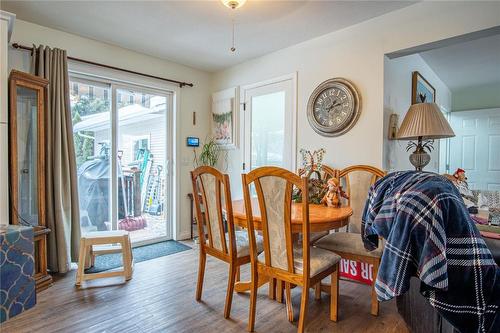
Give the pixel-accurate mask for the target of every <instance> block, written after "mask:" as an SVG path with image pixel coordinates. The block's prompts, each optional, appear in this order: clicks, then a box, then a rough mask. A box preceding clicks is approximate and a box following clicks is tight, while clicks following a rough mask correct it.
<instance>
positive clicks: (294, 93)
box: [239, 72, 298, 172]
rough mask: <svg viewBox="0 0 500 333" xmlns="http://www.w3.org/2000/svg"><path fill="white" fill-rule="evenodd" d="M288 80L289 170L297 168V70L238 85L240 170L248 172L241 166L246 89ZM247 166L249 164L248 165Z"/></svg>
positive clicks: (244, 149) (244, 138) (243, 145)
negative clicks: (289, 111) (290, 95)
mask: <svg viewBox="0 0 500 333" xmlns="http://www.w3.org/2000/svg"><path fill="white" fill-rule="evenodd" d="M288 80H290V81H291V83H292V130H291V134H292V138H291V141H292V152H291V153H292V155H291V162H292V165H291V168H292V170H291V171H293V172H294V171H295V170H296V169H297V116H298V115H297V72H293V73H290V74H285V75H281V76H278V77H274V78H271V79H267V80H264V81H259V82H255V83H252V84H247V85H244V86H241V87H240V110H239V118H240V124H239V125H240V128H241V129H242V130H241V131H240V145H241V160H242V170H243V172H248V169H247V168H243V163H245V162H246V161H245V157H246V156H245V155H246V153H247V152H246V137H245V136H246V135H245V134H246V133H245V129H246V127H245V103H246V101H245V96H246V92H247V90H251V89H255V88H260V87H264V86H267V85H271V84H275V83H280V82H284V81H288ZM248 167H249V166H248Z"/></svg>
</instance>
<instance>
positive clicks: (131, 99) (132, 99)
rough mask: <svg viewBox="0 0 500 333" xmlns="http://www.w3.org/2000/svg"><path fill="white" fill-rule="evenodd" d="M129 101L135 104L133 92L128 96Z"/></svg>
mask: <svg viewBox="0 0 500 333" xmlns="http://www.w3.org/2000/svg"><path fill="white" fill-rule="evenodd" d="M128 102H129V103H130V104H134V95H133V94H131V95H130V96H129V97H128Z"/></svg>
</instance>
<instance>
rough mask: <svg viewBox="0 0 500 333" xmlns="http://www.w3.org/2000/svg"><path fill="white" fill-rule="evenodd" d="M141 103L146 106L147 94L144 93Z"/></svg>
mask: <svg viewBox="0 0 500 333" xmlns="http://www.w3.org/2000/svg"><path fill="white" fill-rule="evenodd" d="M141 104H142V106H146V94H142V98H141Z"/></svg>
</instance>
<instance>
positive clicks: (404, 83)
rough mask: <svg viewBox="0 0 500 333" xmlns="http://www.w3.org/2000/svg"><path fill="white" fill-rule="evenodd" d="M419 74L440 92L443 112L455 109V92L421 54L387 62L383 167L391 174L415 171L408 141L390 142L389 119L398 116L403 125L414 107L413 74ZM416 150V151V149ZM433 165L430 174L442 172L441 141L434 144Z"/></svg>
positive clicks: (430, 167)
mask: <svg viewBox="0 0 500 333" xmlns="http://www.w3.org/2000/svg"><path fill="white" fill-rule="evenodd" d="M413 71H418V72H419V73H420V74H421V75H422V76H423V77H424V78H425V79H426V80H427V81H429V83H430V84H431V85H432V86H433V87H434V88H435V89H436V104H437V105H439V107H440V108H441V111H443V112H449V111H450V110H451V92H450V90H449V89H448V87H447V86H446V85H445V84H444V83H443V81H441V79H440V78H439V77H438V76H437V75H436V73H434V71H433V70H432V69H431V68H430V67H429V65H427V63H426V62H425V61H424V59H422V57H421V56H420V55H418V54H413V55H409V56H405V57H401V58H396V59H389V58H387V57H385V60H384V127H383V130H384V133H383V135H384V149H383V154H384V159H383V164H382V166H383V168H384V169H385V170H387V171H396V170H414V167H413V166H412V165H411V163H410V161H409V160H408V156H409V154H410V153H409V152H407V151H406V144H407V143H408V141H406V140H405V141H398V140H388V139H387V136H388V129H389V117H390V115H391V114H393V113H396V114H397V115H398V116H399V125H401V123H402V122H403V119H404V116H405V115H406V112H407V111H408V108H409V107H410V105H411V88H412V72H413ZM413 150H414V149H413ZM430 155H431V162H430V163H429V164H428V165H427V166H426V167H425V169H424V170H426V171H433V172H438V171H439V141H436V142H435V143H434V150H433V151H432V153H431V154H430Z"/></svg>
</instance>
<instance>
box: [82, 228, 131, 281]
mask: <svg viewBox="0 0 500 333" xmlns="http://www.w3.org/2000/svg"><path fill="white" fill-rule="evenodd" d="M109 253H121V254H122V262H123V270H121V271H107V272H101V273H87V274H86V273H85V266H86V265H85V263H86V262H88V261H89V260H90V262H91V265H93V264H94V259H95V257H96V256H98V255H102V254H109ZM132 261H133V258H132V246H131V243H130V237H129V234H128V231H125V230H114V231H98V232H90V233H87V234H85V235H84V236H82V238H81V239H80V253H79V258H78V270H77V272H76V285H77V286H80V285H81V284H82V281H86V280H93V279H100V278H109V277H114V276H123V277H124V278H125V281H128V280H130V279H131V278H132Z"/></svg>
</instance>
